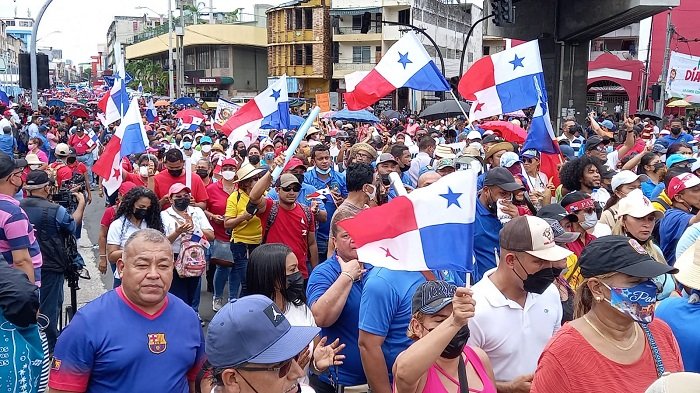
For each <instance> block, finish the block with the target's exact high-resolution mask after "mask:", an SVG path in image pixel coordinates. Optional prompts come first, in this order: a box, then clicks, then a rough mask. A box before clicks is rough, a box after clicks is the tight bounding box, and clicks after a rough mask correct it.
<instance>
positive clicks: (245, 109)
mask: <svg viewBox="0 0 700 393" xmlns="http://www.w3.org/2000/svg"><path fill="white" fill-rule="evenodd" d="M287 91H288V90H287V75H282V76H281V77H280V78H279V79H277V80H276V81H274V82H273V83H271V84H270V86H268V88H267V89H265V90H264V91H263V92H262V93H260V94H258V95H257V96H255V98H253V99H252V100H250V101H248V102H246V103H245V104H244V105H243V106H242V107H240V109H238V110H237V111H236V113H234V114H233V115H231V117H229V118H228V120H226V123H224V125H223V126H222V127H221V131H222V132H223V133H224V134H226V135H227V136H228V139H229V141H230V142H231V144H234V143H236V142H238V141H243V143H244V144H245V145H246V146H249V145H250V144H251V143H253V142H254V141H255V140H257V139H258V135H259V133H260V126H261V125H262V123H263V120H265V121H268V122H271V123H273V124H276V125H277V127H278V129H280V130H286V129H289V94H288V93H287Z"/></svg>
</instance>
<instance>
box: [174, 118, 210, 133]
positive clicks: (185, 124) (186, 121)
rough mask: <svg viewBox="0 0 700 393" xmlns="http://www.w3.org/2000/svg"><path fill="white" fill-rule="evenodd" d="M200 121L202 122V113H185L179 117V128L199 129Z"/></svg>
mask: <svg viewBox="0 0 700 393" xmlns="http://www.w3.org/2000/svg"><path fill="white" fill-rule="evenodd" d="M202 122H204V115H201V117H199V116H195V115H192V114H187V115H185V116H183V117H181V118H180V125H179V128H180V129H182V130H188V131H197V130H199V125H200V124H202Z"/></svg>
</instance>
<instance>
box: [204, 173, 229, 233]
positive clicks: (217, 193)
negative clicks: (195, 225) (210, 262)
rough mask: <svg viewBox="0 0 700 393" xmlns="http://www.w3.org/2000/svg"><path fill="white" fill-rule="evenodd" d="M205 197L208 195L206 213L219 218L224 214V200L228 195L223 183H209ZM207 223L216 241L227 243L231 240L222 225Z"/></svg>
mask: <svg viewBox="0 0 700 393" xmlns="http://www.w3.org/2000/svg"><path fill="white" fill-rule="evenodd" d="M207 195H209V199H207V211H209V212H210V213H212V214H218V215H221V216H223V215H224V214H226V200H228V196H229V194H228V193H227V192H226V191H224V183H222V182H216V183H210V184H209V185H208V186H207ZM209 223H210V224H211V226H212V228H214V237H216V240H221V241H222V242H227V243H228V242H229V241H230V240H231V235H227V234H226V228H224V224H220V223H217V222H214V221H211V220H210V221H209Z"/></svg>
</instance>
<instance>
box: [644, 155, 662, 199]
mask: <svg viewBox="0 0 700 393" xmlns="http://www.w3.org/2000/svg"><path fill="white" fill-rule="evenodd" d="M637 173H638V174H640V175H647V180H646V181H644V182H642V192H644V196H645V197H647V198H651V197H652V194H653V193H654V190H655V189H656V187H657V186H658V185H659V183H662V182H663V181H664V177H665V176H666V163H664V162H663V161H662V160H661V157H660V156H659V155H658V154H656V153H645V154H644V155H643V156H642V158H641V160H640V161H639V165H638V166H637Z"/></svg>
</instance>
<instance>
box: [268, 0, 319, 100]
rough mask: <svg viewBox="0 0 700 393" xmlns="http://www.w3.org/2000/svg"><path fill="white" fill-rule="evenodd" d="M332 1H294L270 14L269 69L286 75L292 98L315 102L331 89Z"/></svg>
mask: <svg viewBox="0 0 700 393" xmlns="http://www.w3.org/2000/svg"><path fill="white" fill-rule="evenodd" d="M330 6H331V1H330V0H306V1H302V0H294V1H291V2H288V3H283V4H280V5H279V6H277V7H274V8H271V9H269V10H268V11H267V42H268V46H267V51H268V56H267V64H268V66H267V68H268V72H269V74H270V76H271V77H278V76H281V75H283V74H287V76H288V77H289V78H288V79H287V80H288V88H289V94H290V96H298V97H302V98H314V97H315V95H316V94H319V93H326V92H328V91H329V89H330V79H331V45H332V44H331V36H330V34H331V33H330V32H331V29H330V14H329V11H330Z"/></svg>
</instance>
